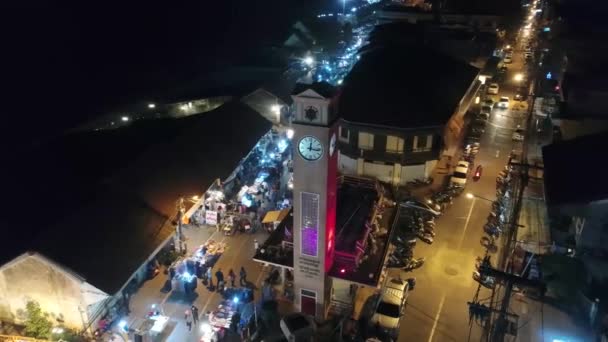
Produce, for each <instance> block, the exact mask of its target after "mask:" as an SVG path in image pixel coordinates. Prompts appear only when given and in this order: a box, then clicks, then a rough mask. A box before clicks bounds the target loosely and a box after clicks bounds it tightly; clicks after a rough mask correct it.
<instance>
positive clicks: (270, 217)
mask: <svg viewBox="0 0 608 342" xmlns="http://www.w3.org/2000/svg"><path fill="white" fill-rule="evenodd" d="M290 210H291V209H290V208H286V209H283V210H273V211H269V212H267V213H266V216H264V219H263V220H262V224H263V225H264V228H265V229H266V230H268V231H269V232H272V231H274V230H275V229H277V227H278V226H279V224H280V223H281V222H283V220H284V219H285V217H287V215H289V211H290Z"/></svg>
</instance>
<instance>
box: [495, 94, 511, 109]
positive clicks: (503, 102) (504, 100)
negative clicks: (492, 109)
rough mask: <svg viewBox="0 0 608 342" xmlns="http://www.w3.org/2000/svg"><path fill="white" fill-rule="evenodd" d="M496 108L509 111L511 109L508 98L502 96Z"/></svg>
mask: <svg viewBox="0 0 608 342" xmlns="http://www.w3.org/2000/svg"><path fill="white" fill-rule="evenodd" d="M496 106H497V107H498V108H501V109H508V108H509V98H508V97H506V96H502V97H501V98H500V100H498V103H497V104H496Z"/></svg>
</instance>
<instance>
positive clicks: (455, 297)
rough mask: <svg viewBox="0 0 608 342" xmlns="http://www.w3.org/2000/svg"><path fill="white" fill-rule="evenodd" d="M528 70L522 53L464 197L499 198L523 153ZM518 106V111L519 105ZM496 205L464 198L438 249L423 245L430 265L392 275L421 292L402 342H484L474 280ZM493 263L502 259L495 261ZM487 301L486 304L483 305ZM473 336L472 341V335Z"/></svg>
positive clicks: (441, 226)
mask: <svg viewBox="0 0 608 342" xmlns="http://www.w3.org/2000/svg"><path fill="white" fill-rule="evenodd" d="M523 69H524V63H523V56H522V53H521V51H518V50H517V48H516V51H515V52H514V58H513V63H512V64H509V65H508V71H507V75H506V77H505V81H504V82H503V84H501V86H500V92H499V94H498V95H494V97H495V98H496V99H497V98H499V97H500V96H508V97H509V98H510V99H511V106H510V108H509V109H508V110H498V109H495V110H494V111H493V113H492V115H491V117H490V120H489V122H488V125H487V126H486V130H485V133H484V134H483V136H482V138H481V142H480V145H481V146H480V151H479V154H478V155H477V157H476V159H475V166H474V167H473V168H472V169H474V168H475V167H476V166H477V165H482V166H483V174H482V177H481V179H480V180H479V181H477V182H474V181H473V180H472V179H471V178H470V177H469V180H468V182H467V185H466V189H465V191H464V193H463V194H466V193H472V194H474V195H476V196H480V197H484V198H487V199H490V200H493V199H495V198H496V186H495V184H496V183H495V180H496V177H497V175H498V173H499V172H500V171H501V170H502V169H503V167H504V166H505V165H506V163H507V160H508V157H509V154H510V152H511V151H512V150H513V149H520V148H521V143H519V142H514V141H513V140H512V134H513V131H514V130H515V128H516V127H517V125H522V126H523V125H524V123H523V119H524V117H525V107H524V108H522V109H523V110H516V109H515V107H519V105H520V103H518V102H515V101H513V98H514V95H515V89H516V87H517V86H518V84H517V82H516V81H514V76H515V74H516V73H519V72H522V71H523ZM516 105H517V106H516ZM490 208H491V203H490V202H489V201H487V200H484V199H481V198H477V197H475V198H473V199H469V198H467V197H466V196H464V195H461V196H460V197H459V198H456V199H454V203H453V205H452V206H451V207H449V208H448V209H447V210H446V211H445V213H444V214H443V215H442V216H441V217H439V218H438V219H437V220H436V228H435V231H436V234H437V236H436V238H435V243H434V244H433V245H427V244H425V243H424V242H421V241H418V243H417V246H416V248H415V250H414V256H415V257H425V258H426V264H425V265H424V266H423V267H421V268H420V269H418V270H415V271H413V272H410V273H403V272H400V271H399V270H398V269H396V270H392V271H391V272H392V276H398V275H399V273H401V274H400V275H401V276H402V277H403V278H409V277H416V279H417V285H416V289H415V290H414V291H413V292H412V293H411V294H410V297H409V300H408V305H407V309H406V312H405V315H404V317H403V320H402V322H401V328H400V334H399V340H400V341H406V340H409V341H429V342H430V341H458V342H461V341H468V340H469V337H470V340H472V341H478V340H479V339H480V336H481V335H480V334H481V332H482V329H481V327H479V326H478V325H476V324H475V323H473V326H470V325H469V317H468V316H469V315H468V306H467V302H468V301H471V300H472V299H473V297H474V296H475V294H476V291H477V290H478V284H477V282H475V281H474V280H473V278H472V272H473V271H474V268H475V260H476V258H477V257H478V256H483V255H484V253H485V250H484V248H483V247H482V246H481V244H480V242H479V241H480V239H481V237H482V236H483V235H484V233H483V230H482V227H483V225H484V224H485V222H486V218H487V216H488V213H489V212H490ZM493 258H496V257H495V256H494V257H493ZM490 296H491V291H490V290H487V289H485V288H481V290H480V293H479V298H480V299H485V298H489V297H490ZM482 302H483V301H482ZM469 334H470V336H469Z"/></svg>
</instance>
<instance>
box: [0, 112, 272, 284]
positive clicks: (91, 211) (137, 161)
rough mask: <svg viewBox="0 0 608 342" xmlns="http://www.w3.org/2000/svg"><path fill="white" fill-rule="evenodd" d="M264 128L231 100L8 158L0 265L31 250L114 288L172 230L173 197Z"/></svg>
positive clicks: (246, 147) (224, 169) (227, 162)
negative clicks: (202, 111)
mask: <svg viewBox="0 0 608 342" xmlns="http://www.w3.org/2000/svg"><path fill="white" fill-rule="evenodd" d="M235 123H238V125H239V127H247V129H246V130H242V129H237V128H236V127H235V126H234V125H235ZM270 126H271V125H270V123H269V122H268V121H266V120H265V119H264V118H263V117H261V116H260V115H259V114H258V113H256V112H255V111H253V110H252V109H250V108H249V107H247V106H246V105H244V104H241V103H238V102H231V103H227V104H225V105H223V106H221V107H219V108H217V109H215V110H213V111H210V112H207V113H205V114H202V115H195V116H190V117H186V118H183V119H173V120H153V121H144V122H134V123H133V124H132V125H131V126H130V127H125V128H121V129H116V130H108V131H99V132H90V133H86V134H85V133H79V134H72V135H69V136H65V137H60V138H57V139H55V140H54V141H52V142H51V143H48V144H46V145H44V146H36V147H34V148H32V149H31V150H29V151H27V153H24V154H23V155H22V156H21V157H17V158H16V159H15V160H11V161H7V162H8V163H9V164H7V165H15V166H17V165H18V167H13V168H10V169H8V168H5V169H3V170H2V173H3V177H2V178H1V179H2V183H3V184H2V187H3V191H4V194H5V196H6V197H7V198H11V201H6V203H5V206H4V209H5V212H7V213H11V214H10V215H4V216H3V217H2V218H0V228H2V230H3V232H4V234H5V235H4V240H5V241H10V243H7V244H5V246H3V248H2V251H1V252H0V262H1V263H4V262H6V261H9V260H10V259H12V258H14V257H16V256H17V255H20V254H21V253H23V252H25V251H26V250H34V251H39V252H41V253H43V254H47V255H48V256H49V257H51V258H53V259H55V260H57V261H58V262H60V263H62V264H63V265H64V266H66V267H68V268H70V269H73V270H74V271H76V272H77V273H79V274H80V275H81V276H83V277H84V278H85V279H87V281H88V282H89V283H91V284H92V285H93V286H96V287H99V288H100V289H101V290H103V291H106V292H107V293H109V294H113V293H114V292H115V291H116V290H118V289H120V288H121V287H122V286H123V285H124V283H125V282H126V280H127V279H128V277H129V276H130V275H131V274H132V273H133V272H134V271H136V269H137V267H139V266H140V264H141V262H143V261H145V259H146V258H148V257H149V254H150V253H151V252H152V251H153V250H154V249H155V248H156V247H158V244H159V243H160V242H161V241H164V240H166V238H167V237H168V236H169V235H170V234H171V231H172V229H170V228H169V227H171V225H170V224H169V226H167V225H166V224H167V223H170V221H172V220H173V219H174V218H175V215H176V211H177V207H176V203H177V200H178V198H179V197H180V196H191V195H197V194H198V195H200V194H201V193H203V192H204V191H205V190H206V189H207V188H208V187H209V186H210V185H211V184H212V183H213V181H215V180H216V179H217V178H221V177H228V175H230V174H231V172H232V171H233V170H234V168H235V167H236V166H237V165H238V163H239V162H240V160H241V159H242V158H243V157H244V156H245V155H246V154H247V153H249V151H250V150H251V149H252V148H253V146H255V144H256V143H257V141H258V140H259V138H260V137H261V136H262V135H263V134H265V133H266V132H267V131H268V130H269V129H270ZM17 226H18V227H19V229H14V227H17ZM100 260H103V261H104V262H103V264H102V263H101V262H100Z"/></svg>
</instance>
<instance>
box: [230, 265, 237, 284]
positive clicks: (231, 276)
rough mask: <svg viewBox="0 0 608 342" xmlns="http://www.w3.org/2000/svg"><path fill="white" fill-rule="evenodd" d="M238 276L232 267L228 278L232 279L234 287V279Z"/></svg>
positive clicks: (231, 282)
mask: <svg viewBox="0 0 608 342" xmlns="http://www.w3.org/2000/svg"><path fill="white" fill-rule="evenodd" d="M235 278H236V274H234V271H233V270H232V268H231V269H230V270H229V271H228V279H230V286H231V287H234V280H235Z"/></svg>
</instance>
